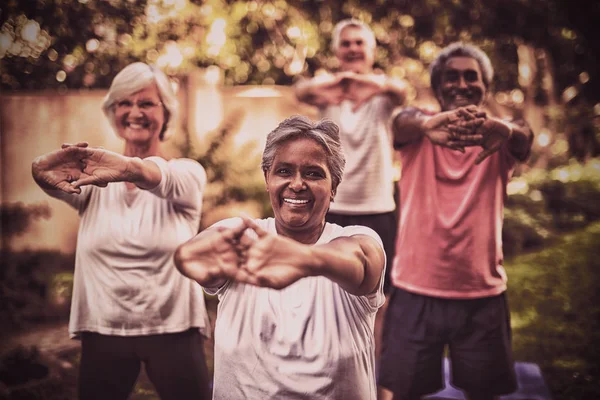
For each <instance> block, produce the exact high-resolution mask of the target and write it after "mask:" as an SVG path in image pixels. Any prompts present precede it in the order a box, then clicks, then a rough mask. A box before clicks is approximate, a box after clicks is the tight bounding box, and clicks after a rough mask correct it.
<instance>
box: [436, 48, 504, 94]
mask: <svg viewBox="0 0 600 400" xmlns="http://www.w3.org/2000/svg"><path fill="white" fill-rule="evenodd" d="M452 57H470V58H472V59H474V60H475V61H477V63H478V64H479V68H481V75H482V77H481V78H482V80H483V84H484V85H485V87H486V89H488V88H489V87H490V84H491V83H492V80H493V79H494V67H492V63H491V61H490V59H489V57H488V56H487V54H485V53H484V52H483V50H481V49H480V48H479V47H477V46H473V45H471V44H466V43H463V42H454V43H451V44H449V45H448V46H446V47H444V48H443V49H442V51H441V52H440V53H439V54H438V55H437V57H436V58H435V60H433V62H432V63H431V65H430V66H429V73H430V76H431V89H432V90H433V91H434V93H437V89H438V86H439V85H440V83H441V82H442V73H443V72H444V67H445V65H446V62H447V61H448V60H449V59H450V58H452Z"/></svg>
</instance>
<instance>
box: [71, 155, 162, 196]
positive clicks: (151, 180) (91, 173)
mask: <svg viewBox="0 0 600 400" xmlns="http://www.w3.org/2000/svg"><path fill="white" fill-rule="evenodd" d="M79 151H80V152H81V155H82V162H83V163H84V165H85V168H84V169H83V174H82V175H81V177H80V178H79V179H77V180H76V181H75V182H73V187H75V188H79V187H80V186H84V185H96V186H106V185H108V184H109V183H111V182H131V183H133V184H135V185H136V186H137V187H139V188H140V189H153V188H154V187H156V186H157V185H158V184H159V183H160V180H161V177H162V174H161V172H160V168H159V167H158V166H157V165H156V163H154V162H153V161H149V160H142V159H140V158H139V157H127V156H124V155H121V154H118V153H115V152H112V151H109V150H105V149H100V148H80V149H79Z"/></svg>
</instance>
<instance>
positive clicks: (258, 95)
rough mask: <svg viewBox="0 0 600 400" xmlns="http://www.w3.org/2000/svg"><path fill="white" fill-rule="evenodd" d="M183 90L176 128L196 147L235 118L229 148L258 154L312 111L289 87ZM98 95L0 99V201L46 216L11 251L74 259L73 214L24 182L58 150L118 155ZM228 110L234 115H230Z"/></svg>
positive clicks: (192, 84)
mask: <svg viewBox="0 0 600 400" xmlns="http://www.w3.org/2000/svg"><path fill="white" fill-rule="evenodd" d="M187 82H188V83H187V84H186V85H182V87H181V88H180V94H179V95H180V99H181V102H182V105H183V108H184V109H183V110H182V111H183V112H182V117H181V121H180V125H181V126H187V127H188V131H190V132H191V134H194V135H196V136H197V137H198V139H199V140H200V141H202V136H203V135H204V134H205V133H206V132H207V131H210V130H213V129H215V128H216V127H218V126H221V125H222V124H223V123H224V121H223V119H224V118H226V117H228V116H231V115H234V116H235V117H236V118H239V119H240V120H236V121H231V122H233V123H234V124H235V126H236V127H237V129H236V130H237V131H238V133H237V136H236V142H239V143H240V144H241V143H244V142H245V141H247V140H255V141H257V143H258V145H259V147H260V148H262V145H263V143H264V138H265V137H266V135H267V133H268V132H269V131H270V130H272V129H273V128H274V127H275V126H276V125H277V123H278V122H280V121H281V120H282V119H284V118H285V117H287V116H289V115H291V114H298V113H303V114H307V115H309V116H312V117H315V113H314V110H312V109H307V108H302V107H300V105H299V104H298V103H297V102H296V100H295V98H294V96H293V93H292V91H291V88H289V87H244V86H242V87H234V88H224V89H222V88H219V87H213V86H207V85H205V84H203V83H202V82H201V81H198V80H194V79H190V80H188V81H187ZM188 87H189V89H188ZM104 95H105V91H104V90H97V91H83V92H80V91H69V92H67V93H65V94H59V93H57V92H42V93H31V94H27V93H16V94H0V134H1V140H0V184H1V188H2V192H1V194H0V195H1V198H0V201H1V202H2V203H14V202H22V203H24V204H26V205H33V204H48V206H49V207H50V209H51V213H52V214H51V217H50V218H49V219H39V220H37V221H34V222H33V223H32V224H31V226H30V228H29V230H28V231H27V232H26V233H25V234H24V235H21V236H17V237H13V238H12V239H11V242H10V243H9V244H8V246H9V247H10V248H12V249H13V250H22V249H26V248H29V249H59V250H62V251H64V252H73V251H74V249H75V245H76V235H77V224H78V216H77V213H76V212H75V211H74V210H73V209H71V208H70V207H68V206H67V205H66V204H64V203H62V202H60V201H57V200H54V199H51V198H49V197H48V196H47V195H46V194H45V193H43V192H42V191H41V190H40V189H39V188H38V187H37V185H36V184H35V183H34V181H33V179H32V178H31V161H32V160H33V159H34V158H35V157H37V156H38V155H41V154H44V153H46V152H49V151H52V150H54V149H57V148H59V147H60V145H61V144H62V143H65V142H70V143H73V142H77V141H81V140H86V141H88V142H89V143H90V145H92V146H103V147H105V148H107V149H109V150H113V151H118V152H120V151H121V150H122V146H123V144H122V141H121V140H120V139H119V138H118V137H117V136H116V135H115V134H114V133H113V131H112V128H111V127H110V125H109V124H108V122H107V120H106V119H105V117H104V115H103V113H102V111H101V109H100V106H101V103H102V98H103V96H104ZM186 109H187V110H189V111H188V112H186ZM233 110H237V111H238V112H236V113H233V114H232V112H233ZM183 132H184V130H181V129H180V130H179V131H178V132H177V133H176V135H175V136H174V138H173V139H171V140H170V141H169V142H167V143H165V150H166V153H167V154H169V155H174V156H176V155H177V150H176V148H177V147H176V146H175V144H176V143H177V142H178V141H181V140H183V139H184V133H183ZM258 151H260V149H258ZM257 168H258V166H257ZM2 242H3V243H4V244H5V245H6V242H5V241H4V240H3V241H2Z"/></svg>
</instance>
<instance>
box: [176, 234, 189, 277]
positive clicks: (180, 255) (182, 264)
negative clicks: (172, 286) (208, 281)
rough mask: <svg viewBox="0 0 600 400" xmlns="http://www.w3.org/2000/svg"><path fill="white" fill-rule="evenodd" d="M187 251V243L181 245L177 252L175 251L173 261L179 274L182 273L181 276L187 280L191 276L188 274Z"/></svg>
mask: <svg viewBox="0 0 600 400" xmlns="http://www.w3.org/2000/svg"><path fill="white" fill-rule="evenodd" d="M186 253H187V251H186V249H185V243H184V244H182V245H180V246H179V247H178V248H177V250H175V254H174V255H173V261H174V264H175V268H177V270H178V271H179V272H181V274H182V275H183V276H185V277H187V278H189V277H190V276H189V274H188V273H187V268H186V264H187V263H186V258H187V257H186Z"/></svg>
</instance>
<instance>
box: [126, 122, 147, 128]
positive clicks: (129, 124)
mask: <svg viewBox="0 0 600 400" xmlns="http://www.w3.org/2000/svg"><path fill="white" fill-rule="evenodd" d="M146 126H147V124H144V123H142V124H137V123H135V122H129V123H127V127H128V128H131V129H145V128H146Z"/></svg>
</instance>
